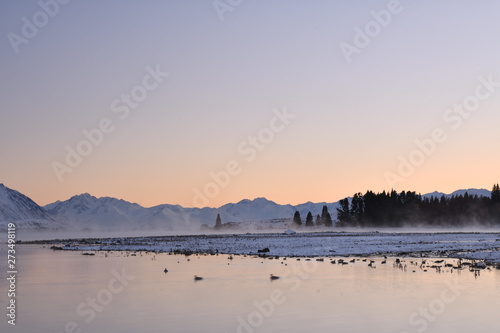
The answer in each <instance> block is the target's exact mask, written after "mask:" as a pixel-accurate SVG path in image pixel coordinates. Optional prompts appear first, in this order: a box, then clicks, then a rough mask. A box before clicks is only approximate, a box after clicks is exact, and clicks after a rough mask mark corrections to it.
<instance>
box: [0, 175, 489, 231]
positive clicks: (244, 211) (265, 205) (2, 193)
mask: <svg viewBox="0 0 500 333" xmlns="http://www.w3.org/2000/svg"><path fill="white" fill-rule="evenodd" d="M465 192H467V193H469V195H476V194H477V195H478V196H490V191H488V190H485V189H468V190H458V191H455V192H453V193H450V194H444V193H441V192H432V193H428V194H425V195H423V196H424V197H430V196H436V197H441V196H443V195H444V196H447V197H449V196H453V195H461V194H464V193H465ZM323 206H327V207H328V210H329V211H330V213H332V217H333V218H334V219H335V217H336V212H337V210H336V209H337V207H339V204H338V202H333V203H326V202H321V203H313V202H307V203H303V204H300V205H296V206H293V205H280V204H277V203H275V202H273V201H270V200H268V199H266V198H256V199H253V200H248V199H245V200H241V201H240V202H238V203H229V204H226V205H223V206H221V207H218V208H209V207H205V208H184V207H182V206H179V205H169V204H164V205H158V206H154V207H149V208H147V207H143V206H141V205H139V204H136V203H131V202H128V201H125V200H121V199H116V198H111V197H102V198H96V197H94V196H92V195H90V194H87V193H85V194H80V195H75V196H73V197H71V198H70V199H68V200H66V201H56V202H54V203H51V204H49V205H46V206H44V207H41V206H39V205H37V204H36V203H35V202H34V201H33V200H31V199H30V198H28V197H27V196H25V195H23V194H22V193H19V192H18V191H15V190H12V189H10V188H8V187H6V186H4V185H3V184H0V229H5V228H6V226H7V223H8V222H15V223H16V226H17V228H19V229H36V230H43V229H45V230H57V229H67V230H77V231H135V230H161V231H179V230H182V231H196V230H199V228H200V227H201V226H202V225H203V224H206V225H208V226H213V225H214V223H215V219H216V216H217V214H220V216H221V219H222V221H223V223H225V222H259V221H270V220H275V219H276V220H278V219H281V220H282V219H291V217H292V216H293V214H294V213H295V211H298V212H299V213H300V215H301V216H302V218H303V219H305V217H306V215H307V213H308V212H309V211H310V212H311V213H312V214H313V215H317V214H320V213H321V209H322V207H323Z"/></svg>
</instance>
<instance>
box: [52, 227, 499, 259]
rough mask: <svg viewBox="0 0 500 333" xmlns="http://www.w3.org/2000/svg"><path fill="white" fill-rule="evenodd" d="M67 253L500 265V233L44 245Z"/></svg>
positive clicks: (313, 235)
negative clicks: (432, 259)
mask: <svg viewBox="0 0 500 333" xmlns="http://www.w3.org/2000/svg"><path fill="white" fill-rule="evenodd" d="M43 243H48V244H55V245H60V246H62V249H64V250H81V251H154V252H180V253H183V252H195V253H217V252H218V253H226V254H257V253H258V250H260V249H264V248H269V250H270V251H269V252H268V253H267V254H268V255H275V256H286V257H294V256H381V255H387V256H407V257H450V258H469V259H481V260H488V261H491V262H497V263H500V233H498V232H494V233H493V232H491V233H490V232H480V233H466V232H456V233H453V232H443V233H414V232H413V233H380V232H318V233H295V234H276V233H268V234H239V235H237V234H235V235H195V236H154V237H130V238H98V239H96V238H94V239H65V240H52V241H43Z"/></svg>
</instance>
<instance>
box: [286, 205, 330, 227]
mask: <svg viewBox="0 0 500 333" xmlns="http://www.w3.org/2000/svg"><path fill="white" fill-rule="evenodd" d="M293 224H294V225H296V226H301V225H302V224H303V223H302V218H301V217H300V213H299V212H298V211H296V212H295V214H294V215H293ZM304 225H305V226H306V227H312V226H315V225H316V226H325V227H332V226H333V219H332V216H331V215H330V213H329V212H328V207H326V206H323V209H322V210H321V215H319V214H318V215H316V220H314V218H313V215H312V213H311V212H308V213H307V216H306V220H305V223H304Z"/></svg>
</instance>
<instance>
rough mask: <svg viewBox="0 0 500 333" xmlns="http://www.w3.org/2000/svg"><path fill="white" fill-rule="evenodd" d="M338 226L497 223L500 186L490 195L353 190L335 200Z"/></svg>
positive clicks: (432, 225) (460, 225) (487, 224)
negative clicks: (362, 192)
mask: <svg viewBox="0 0 500 333" xmlns="http://www.w3.org/2000/svg"><path fill="white" fill-rule="evenodd" d="M339 204H340V207H339V208H337V226H339V227H404V226H410V227H466V226H478V225H481V226H499V225H500V186H499V184H495V185H494V186H493V190H492V191H491V196H490V197H484V196H477V195H469V194H468V193H465V194H463V195H456V196H452V197H449V198H447V197H445V196H441V197H435V196H432V197H430V198H423V197H422V196H421V195H420V194H417V193H416V192H411V191H409V192H405V191H402V192H399V193H398V192H396V191H394V190H393V191H390V192H385V191H383V192H382V193H374V192H372V191H367V192H366V193H365V194H364V195H363V194H361V193H356V194H354V196H353V197H352V199H351V200H350V201H349V199H348V198H345V199H342V200H340V202H339Z"/></svg>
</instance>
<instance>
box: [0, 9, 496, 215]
mask: <svg viewBox="0 0 500 333" xmlns="http://www.w3.org/2000/svg"><path fill="white" fill-rule="evenodd" d="M42 2H48V3H51V1H50V0H42ZM221 3H228V2H227V0H226V1H224V0H223V1H221ZM233 3H236V1H233ZM388 4H389V1H347V0H344V1H291V0H286V1H285V0H281V1H264V0H253V1H241V4H239V5H237V6H235V7H234V8H232V11H226V12H224V13H223V18H224V20H221V19H220V17H219V15H218V13H217V11H216V9H215V8H214V5H213V2H212V1H183V0H178V1H131V0H130V1H105V2H102V1H95V0H94V1H91V0H90V1H76V0H73V1H71V2H70V3H68V4H64V5H60V6H59V9H58V12H57V13H56V14H55V15H53V17H49V16H48V15H45V18H48V20H47V22H43V19H44V14H40V13H39V12H40V11H41V10H42V9H41V7H40V5H39V4H38V2H37V1H2V2H1V4H0V22H1V23H0V24H1V31H0V34H1V36H3V37H2V42H1V45H0V59H1V78H0V96H1V101H2V108H1V113H0V154H1V159H0V182H3V183H4V184H5V185H6V186H8V187H11V188H14V189H16V190H18V191H20V192H22V193H24V194H26V195H28V196H29V197H31V198H32V199H33V200H35V201H36V202H37V203H38V204H41V205H45V204H48V203H51V202H53V201H56V200H66V199H68V198H69V197H71V196H72V195H75V194H80V193H85V192H88V193H90V194H92V195H95V196H98V197H99V196H113V197H117V198H122V199H125V200H128V201H131V202H137V203H139V204H141V205H144V206H147V207H148V206H153V205H157V204H161V203H171V204H181V205H183V206H194V205H202V204H203V205H205V204H206V205H207V206H212V207H215V206H220V205H222V204H225V203H228V202H237V201H239V200H241V199H244V198H249V199H253V198H255V197H266V198H268V199H270V200H273V201H276V202H278V203H281V204H285V203H290V204H299V203H303V202H306V201H313V202H321V201H327V202H333V201H337V200H339V199H341V198H343V197H346V196H350V195H352V194H353V193H355V192H358V191H361V192H364V191H366V190H367V189H371V190H374V191H382V190H384V189H385V190H387V189H391V187H394V188H395V189H396V190H416V191H417V192H421V193H427V192H432V191H434V190H439V191H443V192H451V191H454V190H456V189H460V188H471V187H474V188H488V189H491V186H492V185H493V183H496V182H499V181H500V168H499V166H500V154H499V153H498V151H499V149H498V148H499V143H500V130H499V124H500V87H495V88H493V90H494V91H492V92H491V94H490V95H489V96H488V98H485V99H484V100H482V101H480V103H479V105H478V107H477V110H475V111H474V112H471V113H470V116H468V117H467V118H463V121H462V122H461V123H460V125H459V126H456V127H458V128H456V129H454V128H453V127H452V125H457V123H455V122H450V121H445V119H444V118H443V117H444V115H445V114H446V112H447V110H448V109H450V108H452V107H453V105H454V104H457V103H463V102H464V100H466V99H467V98H468V97H470V96H473V95H474V93H475V89H476V87H477V86H478V85H479V84H480V81H479V79H478V78H479V77H483V78H487V77H488V76H491V77H492V79H493V81H495V82H500V43H499V42H498V33H499V31H500V20H499V19H498V13H499V12H500V3H498V2H497V1H472V0H471V1H459V0H448V1H439V3H436V1H421V0H420V1H409V0H406V1H404V0H403V1H401V2H400V6H399V7H398V8H399V10H398V11H399V12H398V13H395V14H394V13H393V14H391V20H390V22H389V23H388V24H385V25H386V26H385V27H383V26H381V25H380V24H379V23H376V24H378V26H379V28H380V29H379V30H380V31H375V32H374V33H373V37H371V41H370V43H369V45H367V46H366V47H362V48H359V50H358V51H359V53H357V54H353V55H352V58H351V60H352V61H351V62H350V63H348V62H347V61H346V57H345V56H344V54H343V52H342V50H341V43H343V42H344V43H348V44H350V45H354V46H355V43H354V39H355V35H356V30H355V28H356V27H358V28H359V29H361V30H364V29H365V27H375V28H376V24H375V25H374V23H373V22H375V21H374V20H375V19H374V16H373V15H372V14H371V12H372V11H376V12H380V11H381V10H387V8H388V6H389V5H388ZM52 9H54V8H52ZM34 16H35V17H34ZM23 17H25V18H26V20H27V21H29V22H31V23H33V21H34V19H38V20H42V21H39V22H41V23H40V25H42V26H41V27H40V28H38V32H37V33H36V35H34V36H30V38H26V40H25V41H27V42H26V43H21V44H19V45H17V47H18V52H17V53H16V52H15V47H13V43H12V42H11V39H12V36H13V34H16V35H17V36H24V35H23V25H25V24H26V23H25V22H26V20H23ZM371 21H373V22H372V23H370V22H371ZM26 29H27V28H26V27H25V28H24V32H25V33H26ZM12 33H13V34H12ZM9 34H10V35H9ZM9 36H11V37H9ZM23 38H25V37H23ZM157 66H159V68H160V69H161V71H164V72H168V73H169V75H168V77H166V78H165V79H164V80H163V82H161V83H160V84H159V85H158V87H157V88H156V89H154V90H152V91H150V92H148V94H147V97H146V98H145V99H144V100H143V101H141V102H140V103H138V106H137V107H136V108H135V109H130V114H129V115H128V117H126V119H120V117H119V116H120V115H121V113H115V112H113V109H112V106H111V105H112V103H113V101H115V100H116V99H120V98H121V96H122V95H123V94H130V93H131V91H132V89H133V88H134V87H137V86H141V85H142V82H143V78H144V77H145V76H146V75H147V74H148V71H147V69H146V68H148V67H149V68H152V69H154V68H156V67H157ZM284 109H286V110H287V112H288V113H290V114H293V115H294V116H295V118H294V119H293V120H290V122H289V124H288V125H286V126H284V128H283V130H282V131H280V132H279V133H274V137H273V139H272V140H270V139H269V136H266V134H267V135H269V130H266V129H265V128H268V127H269V125H270V122H272V121H273V117H275V113H274V111H273V110H284ZM448 116H449V115H448ZM454 116H455V117H456V115H454ZM103 119H110V120H111V121H112V122H113V126H114V131H112V132H111V133H108V134H105V135H104V136H103V139H102V143H101V144H99V145H98V146H93V148H92V152H91V153H90V154H89V155H88V156H84V157H83V158H82V162H81V163H80V164H79V165H78V166H76V167H74V168H72V169H73V170H72V172H71V173H65V174H63V175H62V181H60V180H59V179H58V177H57V176H56V173H55V172H54V169H53V163H54V162H58V163H61V164H65V158H66V155H67V151H66V147H67V146H69V147H72V148H73V149H75V147H77V145H78V144H79V143H80V142H82V140H85V136H84V135H83V134H82V131H83V130H91V129H93V128H97V127H98V126H99V123H100V122H101V121H102V120H103ZM281 128H282V127H280V129H281ZM436 128H441V129H442V130H443V132H444V135H446V138H447V140H445V141H444V142H441V143H438V144H436V146H435V148H434V149H433V151H432V153H430V154H429V156H425V158H424V160H423V162H422V163H421V165H417V166H415V167H414V170H413V171H412V172H411V174H409V175H405V176H404V177H402V180H401V181H398V182H397V183H396V184H394V183H390V182H388V181H387V179H386V177H385V175H386V173H387V172H392V173H393V174H395V175H398V171H397V170H398V166H399V165H400V160H399V157H400V156H402V157H403V158H409V156H410V155H411V154H412V153H414V152H415V150H416V149H418V147H417V146H416V144H415V140H424V139H427V138H430V137H431V132H432V131H433V130H434V129H436ZM259 133H261V135H264V137H265V138H266V140H267V139H269V140H267V142H266V144H265V145H264V147H265V148H264V149H263V150H262V151H257V150H256V154H255V156H253V155H252V156H250V153H249V150H248V149H249V147H250V141H249V139H248V137H249V136H256V135H258V134H259ZM238 147H240V150H239V149H238ZM260 148H262V147H260ZM242 149H243V150H245V149H246V151H247V154H243V153H241V150H242ZM415 154H416V155H415ZM415 154H414V157H415V156H417V155H418V154H419V153H415ZM250 157H253V158H250ZM417 157H418V156H417ZM249 159H250V161H249ZM229 161H235V163H238V165H239V169H238V171H239V173H238V174H235V175H232V176H230V181H229V184H228V185H227V186H222V187H221V186H220V185H217V186H218V188H214V187H213V184H212V185H208V187H209V188H210V186H212V187H211V188H210V189H209V191H215V192H213V194H212V195H211V196H212V197H208V196H207V197H206V203H200V204H197V202H200V201H194V199H195V189H198V190H199V191H200V192H202V193H204V191H205V188H206V187H207V184H209V183H210V182H213V180H212V178H211V177H210V175H209V173H210V172H219V171H220V170H224V169H225V168H226V165H227V163H228V162H229ZM419 163H420V162H419ZM210 193H212V192H210Z"/></svg>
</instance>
